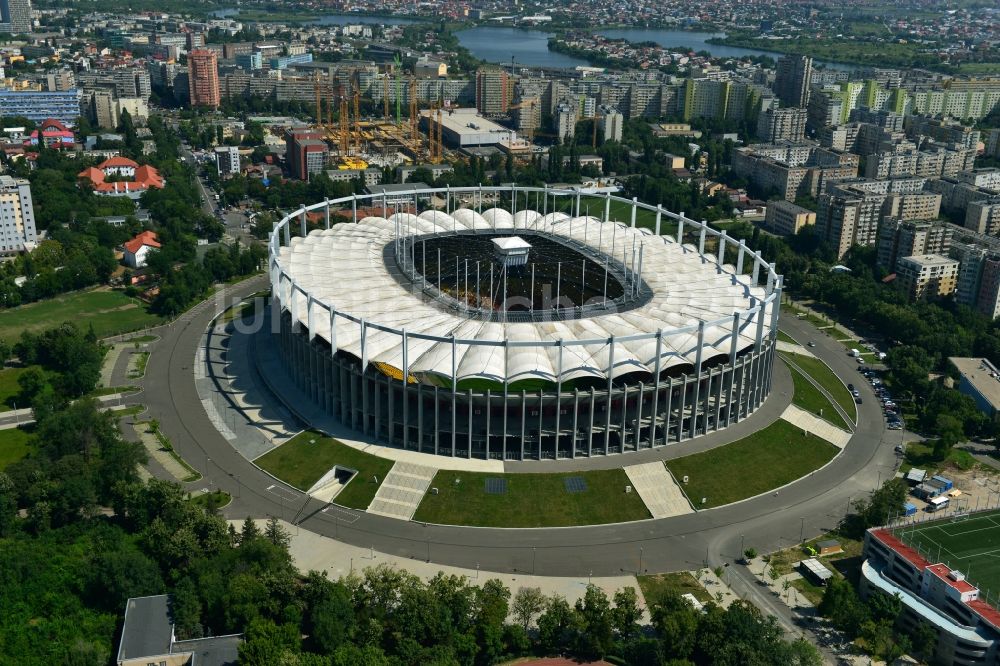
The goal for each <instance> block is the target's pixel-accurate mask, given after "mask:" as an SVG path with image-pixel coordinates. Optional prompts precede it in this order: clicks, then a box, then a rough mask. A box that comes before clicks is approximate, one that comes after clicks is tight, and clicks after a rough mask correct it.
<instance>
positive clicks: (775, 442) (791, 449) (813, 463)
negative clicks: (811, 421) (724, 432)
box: [667, 419, 837, 509]
mask: <svg viewBox="0 0 1000 666" xmlns="http://www.w3.org/2000/svg"><path fill="white" fill-rule="evenodd" d="M836 454H837V447H835V446H834V445H833V444H830V443H829V442H827V441H826V440H823V439H820V438H819V437H816V436H815V435H804V434H802V430H801V429H800V428H797V427H796V426H794V425H792V424H791V423H789V422H788V421H785V420H782V419H778V420H777V421H775V422H774V423H772V424H771V425H769V426H768V427H766V428H764V429H763V430H759V431H757V432H755V433H754V434H752V435H750V436H749V437H744V438H743V439H740V440H737V441H735V442H732V443H731V444H726V445H725V446H720V447H718V448H715V449H712V450H710V451H705V452H703V453H695V454H693V455H690V456H684V457H683V458H677V459H676V460H668V461H667V467H668V468H669V469H670V471H671V473H673V475H674V478H675V479H682V478H683V477H685V476H687V477H688V483H686V484H683V486H682V489H683V490H684V492H685V493H686V494H687V496H688V498H689V499H691V502H692V504H693V505H694V506H695V507H698V508H704V509H708V508H711V507H713V506H721V505H723V504H729V503H730V502H736V501H739V500H741V499H746V498H748V497H753V496H754V495H759V494H760V493H764V492H767V491H769V490H772V489H774V488H778V487H780V486H783V485H785V484H786V483H790V482H792V481H794V480H796V479H798V478H801V477H803V476H805V475H806V474H808V473H809V472H812V471H813V470H816V469H819V468H820V467H822V466H823V465H825V464H826V463H828V462H829V461H830V460H832V459H833V457H834V456H835V455H836ZM702 498H705V499H706V501H705V503H704V504H702V502H701V500H702Z"/></svg>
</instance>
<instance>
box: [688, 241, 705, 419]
mask: <svg viewBox="0 0 1000 666" xmlns="http://www.w3.org/2000/svg"><path fill="white" fill-rule="evenodd" d="M704 231H705V230H704V229H702V234H704ZM702 238H704V235H702ZM704 345H705V322H703V321H699V322H698V350H697V351H696V352H695V355H694V396H693V397H692V399H691V437H697V436H698V398H699V395H700V391H701V361H702V353H703V352H702V348H703V347H704Z"/></svg>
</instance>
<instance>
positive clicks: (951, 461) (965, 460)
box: [899, 417, 977, 474]
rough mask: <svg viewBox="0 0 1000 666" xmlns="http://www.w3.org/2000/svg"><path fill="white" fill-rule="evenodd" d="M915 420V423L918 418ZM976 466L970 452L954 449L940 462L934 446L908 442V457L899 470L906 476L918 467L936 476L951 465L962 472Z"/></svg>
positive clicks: (904, 459)
mask: <svg viewBox="0 0 1000 666" xmlns="http://www.w3.org/2000/svg"><path fill="white" fill-rule="evenodd" d="M913 418H914V422H915V421H916V417H913ZM976 464H977V463H976V459H975V458H973V457H972V454H970V453H969V452H968V451H962V450H961V449H956V448H953V449H952V450H951V451H949V452H948V455H947V457H945V459H944V460H939V459H938V458H937V456H935V455H934V447H933V446H931V445H929V444H924V443H923V442H907V443H906V455H905V456H904V458H903V464H902V465H900V467H899V470H900V471H901V472H903V473H904V474H905V473H906V472H909V471H910V470H911V469H912V468H914V467H916V468H918V469H923V470H926V471H928V472H931V473H934V474H936V473H938V472H940V471H942V470H944V469H945V467H947V466H949V465H950V466H953V467H957V468H958V469H961V470H969V469H972V468H973V467H975V466H976Z"/></svg>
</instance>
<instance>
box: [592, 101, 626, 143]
mask: <svg viewBox="0 0 1000 666" xmlns="http://www.w3.org/2000/svg"><path fill="white" fill-rule="evenodd" d="M598 115H599V116H600V122H601V138H602V139H603V140H604V141H621V140H622V124H623V123H624V122H625V117H624V116H623V115H622V114H621V112H620V111H618V109H616V108H614V107H613V106H602V107H601V108H600V112H599V114H598Z"/></svg>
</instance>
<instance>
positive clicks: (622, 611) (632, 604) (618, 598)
mask: <svg viewBox="0 0 1000 666" xmlns="http://www.w3.org/2000/svg"><path fill="white" fill-rule="evenodd" d="M614 602H615V607H614V610H613V611H612V613H611V617H612V626H613V627H614V630H615V633H616V634H617V635H618V638H619V639H621V640H623V641H625V642H628V641H630V640H632V638H633V637H635V635H636V634H637V633H638V630H639V621H640V620H641V619H642V609H641V608H639V596H638V595H637V594H636V593H635V588H633V587H624V588H622V589H620V590H618V591H617V592H615V595H614Z"/></svg>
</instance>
